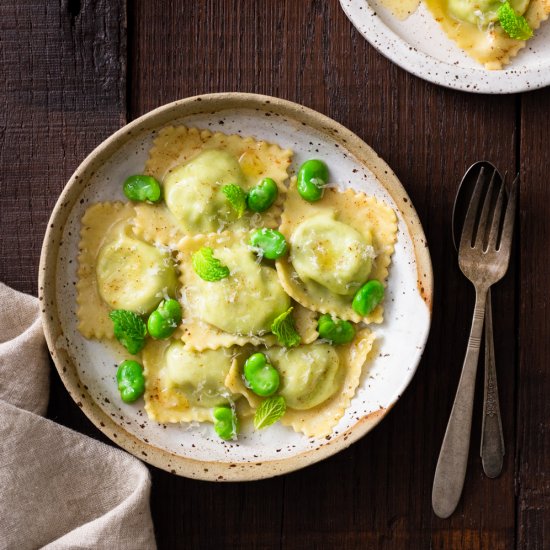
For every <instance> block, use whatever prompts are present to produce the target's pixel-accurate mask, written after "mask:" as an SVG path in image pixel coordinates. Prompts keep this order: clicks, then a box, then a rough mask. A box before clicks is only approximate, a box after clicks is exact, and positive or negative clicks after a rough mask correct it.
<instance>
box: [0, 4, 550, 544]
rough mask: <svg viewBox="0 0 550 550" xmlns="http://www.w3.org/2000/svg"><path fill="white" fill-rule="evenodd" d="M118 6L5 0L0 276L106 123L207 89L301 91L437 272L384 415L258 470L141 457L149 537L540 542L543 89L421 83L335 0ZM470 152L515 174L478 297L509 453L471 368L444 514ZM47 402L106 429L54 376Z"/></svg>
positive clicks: (41, 225) (17, 267) (26, 248)
mask: <svg viewBox="0 0 550 550" xmlns="http://www.w3.org/2000/svg"><path fill="white" fill-rule="evenodd" d="M125 4H126V3H125V2H124V0H116V1H114V0H113V1H110V2H107V1H106V0H96V1H92V0H81V1H77V0H62V1H60V2H50V1H47V0H24V1H20V2H15V0H4V1H3V2H2V3H0V29H1V31H2V32H1V34H0V59H2V69H1V71H2V77H3V78H2V80H1V83H0V104H1V106H2V109H0V168H1V172H0V174H1V175H0V197H1V201H0V228H1V230H2V239H1V240H0V258H1V262H0V280H2V281H3V282H6V283H8V284H11V285H12V286H14V287H15V288H18V289H20V290H23V291H26V292H33V293H34V292H36V269H37V264H38V257H39V251H40V247H41V241H42V236H43V233H44V229H45V226H46V223H47V220H48V217H49V213H50V212H51V209H52V207H53V204H54V202H55V200H56V198H57V195H58V194H59V192H60V191H61V189H62V187H63V185H64V182H65V181H66V179H67V178H68V176H69V175H70V173H71V172H72V171H73V170H74V168H75V167H76V166H77V164H78V163H79V162H80V161H81V160H82V159H83V158H84V157H85V156H86V154H87V153H89V152H90V151H91V150H92V149H93V148H94V147H95V146H96V145H97V144H98V143H100V142H101V141H102V140H103V139H104V138H105V137H107V136H108V135H109V134H110V133H112V132H113V131H114V130H116V129H118V128H119V127H120V126H121V125H122V124H124V123H125V121H126V120H127V119H129V120H130V119H133V118H135V117H137V116H139V115H141V114H143V113H144V112H146V111H148V110H150V109H152V108H154V107H157V106H159V105H161V104H163V103H166V102H168V101H172V100H175V99H178V98H181V97H186V96H190V95H195V94H200V93H206V92H221V91H245V92H257V93H265V94H270V95H275V96H279V97H283V98H286V99H290V100H293V101H296V102H299V103H302V104H304V105H307V106H309V107H312V108H314V109H317V110H318V111H320V112H322V113H325V114H327V115H328V116H330V117H332V118H334V119H335V120H337V121H338V122H341V123H342V124H344V125H345V126H347V127H348V128H350V129H351V130H352V131H354V132H356V133H357V134H358V135H359V136H360V137H361V138H363V139H364V140H365V141H366V142H367V143H369V144H370V145H371V146H372V147H373V148H374V149H375V150H376V151H377V152H378V153H379V154H380V155H381V156H382V157H383V158H384V159H385V160H386V161H387V162H388V163H389V164H390V166H392V168H393V169H394V170H395V172H396V173H397V175H398V177H399V178H400V179H401V180H402V182H403V184H404V185H405V187H406V189H407V191H408V193H409V195H410V196H411V198H412V200H413V202H414V205H415V207H416V209H417V210H418V213H419V215H420V218H421V220H422V223H423V225H424V228H425V230H426V233H427V237H428V240H429V244H430V250H431V253H432V260H433V265H434V275H435V298H434V304H435V306H434V312H433V315H434V318H433V329H432V332H431V335H430V339H429V342H428V346H427V348H426V351H425V354H424V357H423V360H422V362H421V365H420V367H419V369H418V372H417V374H416V376H415V378H414V379H413V381H412V383H411V385H410V387H409V388H408V390H407V391H406V392H405V394H404V395H403V397H402V398H401V400H400V401H399V402H398V403H397V405H396V406H395V407H394V409H393V410H392V411H391V412H390V414H389V415H388V417H387V418H386V419H385V420H384V421H383V422H382V424H381V425H380V426H379V427H377V428H376V429H375V430H374V431H373V432H372V433H371V434H369V435H368V436H366V437H365V438H364V439H363V440H361V441H360V442H358V443H356V444H355V445H353V446H352V447H351V448H350V449H348V450H346V451H344V452H342V453H340V454H339V455H337V456H335V457H332V458H330V459H329V460H326V461H324V462H322V463H320V464H317V465H314V466H312V467H310V468H307V469H305V470H302V471H299V472H295V473H293V474H290V475H287V476H285V477H282V478H275V479H272V480H267V481H260V482H253V483H239V484H229V485H223V484H213V483H206V482H198V481H192V480H188V479H182V478H177V477H175V476H172V475H169V474H167V473H165V472H162V471H159V470H156V469H154V468H151V470H152V473H153V480H154V484H153V493H152V511H153V517H154V521H155V529H156V534H157V539H158V544H159V547H160V548H178V547H181V546H182V545H185V546H189V547H192V548H262V549H263V548H289V549H293V548H331V549H332V548H343V549H347V548H384V549H385V548H388V549H402V548H407V549H409V548H410V549H425V548H434V549H439V548H441V549H443V548H445V549H447V548H453V549H454V548H461V549H462V548H464V549H470V548H471V549H491V550H492V549H500V548H503V549H508V548H513V547H517V548H522V549H524V548H525V549H528V550H531V549H536V548H541V549H542V548H544V541H547V540H550V538H549V537H550V528H549V521H548V517H549V507H550V504H549V502H550V499H549V498H548V494H549V492H550V486H549V481H548V472H550V464H549V460H550V459H549V456H550V449H549V445H550V436H549V435H548V434H549V433H550V430H549V429H548V418H549V412H550V411H549V405H548V403H549V401H548V399H547V397H546V396H547V394H548V390H549V387H548V384H549V383H548V382H547V380H546V378H547V377H545V376H544V374H545V372H544V369H545V366H546V364H547V363H548V361H549V359H550V348H549V345H548V341H549V338H548V336H549V334H550V325H549V320H548V318H547V317H548V316H547V315H546V303H547V301H548V292H547V286H548V285H547V280H548V274H547V272H548V267H547V266H548V265H550V258H549V257H548V256H549V255H550V252H548V251H549V250H550V242H548V241H549V240H550V222H549V221H548V220H549V219H550V216H549V213H548V212H546V211H545V209H548V208H549V206H548V200H547V191H546V187H547V186H546V178H545V176H546V173H547V170H546V169H545V168H546V167H545V164H544V163H545V161H546V158H547V149H548V147H547V144H548V141H549V140H548V123H547V121H548V118H549V117H548V115H549V111H550V92H548V91H540V92H535V93H531V94H526V95H523V96H479V95H471V94H464V93H460V92H454V91H450V90H446V89H444V88H440V87H437V86H434V85H431V84H429V83H426V82H424V81H421V80H419V79H417V78H415V77H413V76H411V75H409V74H408V73H406V72H404V71H403V70H401V69H400V68H398V67H397V66H395V65H393V64H392V63H390V62H389V61H387V60H386V59H385V58H384V57H382V56H381V55H380V54H379V53H378V52H376V51H375V50H374V49H373V48H372V47H371V46H370V45H369V44H368V43H367V42H366V41H365V40H364V39H363V38H362V37H361V35H360V34H359V33H358V32H357V31H356V30H355V29H354V28H353V27H352V25H351V24H350V23H349V21H348V20H347V19H346V17H345V15H344V13H343V12H342V11H341V9H340V7H339V4H338V1H337V0H327V1H324V2H320V1H316V0H301V1H300V2H296V1H295V0H262V1H261V2H258V1H257V0H198V1H197V2H170V1H168V0H155V1H152V0H139V1H137V0H129V1H128V2H127V4H128V5H127V6H126V5H125ZM126 17H127V21H126ZM126 33H127V34H126ZM481 159H487V160H489V161H491V162H493V163H495V164H496V165H497V166H498V167H499V169H500V170H501V171H509V172H510V173H513V172H515V171H516V170H517V169H518V168H520V167H521V171H522V189H521V216H520V223H519V225H520V238H521V243H522V246H521V247H518V249H517V253H516V255H515V261H514V265H512V267H511V270H510V272H509V274H508V275H507V277H506V278H505V279H504V280H503V281H502V282H501V283H500V284H499V285H498V286H497V287H496V288H495V291H494V294H493V295H494V317H495V330H496V334H497V339H496V342H495V344H496V360H497V369H498V376H499V389H500V399H501V407H502V412H503V424H504V435H505V440H506V450H507V454H506V456H505V466H504V472H503V474H502V476H501V477H500V478H499V479H497V480H489V479H487V478H485V477H484V476H483V474H482V470H481V463H480V459H479V438H480V427H481V400H482V391H481V390H482V387H481V384H480V385H479V386H478V394H477V397H478V406H477V408H476V411H475V413H474V426H473V438H472V444H471V452H470V463H469V469H468V476H467V481H466V486H465V490H464V495H463V498H462V501H461V504H460V505H459V509H458V510H457V512H456V513H455V514H454V515H453V516H452V517H451V518H450V519H448V520H440V519H438V518H436V517H435V516H434V514H433V513H432V511H431V505H430V498H431V485H432V480H433V473H434V468H435V463H436V460H437V455H438V452H439V447H440V445H441V441H442V438H443V433H444V430H445V425H446V422H447V418H448V414H449V412H450V409H451V404H452V400H453V396H454V392H455V390H456V385H457V382H458V378H459V374H460V368H461V365H462V358H463V353H464V350H465V346H466V341H467V335H468V328H469V323H470V316H471V313H472V308H473V292H472V289H471V288H469V286H468V285H469V284H468V283H467V281H466V280H465V279H464V277H463V276H462V275H461V273H460V272H459V270H458V267H457V262H456V257H455V253H454V250H453V248H452V243H451V238H450V231H451V227H450V222H451V208H452V202H453V198H454V194H455V191H456V188H457V185H458V182H459V179H460V177H461V175H462V173H463V172H464V171H465V169H466V168H467V167H468V166H469V165H470V164H471V163H473V162H474V161H476V160H481ZM404 207H407V206H406V205H404ZM516 335H517V338H516V337H514V336H516ZM480 382H481V380H480ZM49 416H50V417H52V418H54V419H55V420H57V421H59V422H61V423H63V424H66V425H69V426H71V427H74V428H76V429H79V430H80V431H83V432H85V433H88V434H90V435H92V436H93V437H98V438H102V436H101V435H100V434H99V432H97V430H95V428H93V426H91V424H90V423H89V422H88V421H87V419H85V417H84V416H83V415H82V412H81V411H80V409H78V407H76V405H74V404H73V402H72V401H71V399H70V398H69V397H68V395H67V393H66V391H65V390H64V388H63V387H62V385H61V383H60V381H59V379H58V377H57V375H56V374H55V373H54V374H53V376H52V392H51V399H50V410H49Z"/></svg>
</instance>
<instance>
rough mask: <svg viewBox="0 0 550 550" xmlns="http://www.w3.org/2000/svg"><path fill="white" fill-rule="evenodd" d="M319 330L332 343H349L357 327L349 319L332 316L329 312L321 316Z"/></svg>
mask: <svg viewBox="0 0 550 550" xmlns="http://www.w3.org/2000/svg"><path fill="white" fill-rule="evenodd" d="M317 330H318V332H319V336H320V337H321V338H323V339H325V340H329V341H330V342H331V343H332V344H347V343H348V342H351V341H352V340H353V337H354V336H355V328H354V326H353V325H352V324H351V323H350V322H349V321H344V320H343V319H338V318H337V317H332V316H331V315H329V314H328V313H325V314H324V315H321V317H319V321H318V322H317Z"/></svg>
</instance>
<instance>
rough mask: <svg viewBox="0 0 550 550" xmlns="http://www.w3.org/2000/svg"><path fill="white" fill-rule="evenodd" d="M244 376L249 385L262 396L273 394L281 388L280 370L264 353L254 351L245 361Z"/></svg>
mask: <svg viewBox="0 0 550 550" xmlns="http://www.w3.org/2000/svg"><path fill="white" fill-rule="evenodd" d="M244 378H245V380H246V384H247V386H248V387H249V388H250V389H251V390H252V391H253V392H254V393H255V394H256V395H259V396H261V397H268V396H270V395H273V394H274V393H275V392H276V391H277V390H278V389H279V383H280V378H279V372H278V371H277V369H276V368H275V367H273V366H272V365H270V364H269V363H268V362H267V358H266V356H265V355H264V354H263V353H254V354H253V355H251V356H250V357H249V358H248V359H247V360H246V361H245V364H244Z"/></svg>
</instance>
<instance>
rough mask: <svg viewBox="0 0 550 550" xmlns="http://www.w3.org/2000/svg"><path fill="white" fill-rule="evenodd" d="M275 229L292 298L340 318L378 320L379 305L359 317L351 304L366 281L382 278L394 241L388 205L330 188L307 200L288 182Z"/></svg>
mask: <svg viewBox="0 0 550 550" xmlns="http://www.w3.org/2000/svg"><path fill="white" fill-rule="evenodd" d="M280 231H281V233H283V235H285V237H286V239H287V241H288V242H289V243H290V254H289V256H288V257H285V258H281V259H279V260H277V262H276V267H277V273H278V274H279V279H280V281H281V284H282V285H283V288H284V289H285V290H286V292H287V293H288V294H289V295H290V296H291V297H292V298H293V299H294V300H296V301H297V302H298V303H300V304H302V305H303V306H304V307H306V308H309V309H312V310H315V311H318V312H321V313H330V314H332V315H335V316H337V317H340V318H341V319H347V320H350V321H354V322H360V321H364V322H367V323H381V322H382V320H383V307H382V305H379V306H377V307H376V308H375V309H374V310H373V311H372V312H371V313H370V314H369V315H367V316H366V317H365V318H362V317H361V316H360V315H359V314H357V313H356V312H355V311H354V310H353V308H352V307H351V302H352V300H353V295H354V294H355V292H356V291H357V290H358V289H359V288H360V287H361V286H362V284H364V283H365V282H366V281H367V279H378V280H380V281H382V282H385V280H386V278H387V275H388V266H389V264H390V262H391V255H392V254H393V249H394V244H395V241H396V239H397V218H396V216H395V213H394V211H393V210H392V209H391V208H390V207H388V206H387V205H385V204H384V203H382V202H380V201H378V200H376V199H375V198H374V197H368V196H366V195H365V194H363V193H356V192H355V191H352V190H347V191H339V190H338V189H334V188H329V189H326V190H325V194H324V196H323V198H322V199H321V200H320V201H318V202H315V203H308V202H306V201H304V200H303V199H302V198H301V197H300V195H299V194H298V192H297V190H296V184H295V181H293V182H292V184H291V187H290V189H289V192H288V194H287V198H286V202H285V210H284V212H283V216H282V222H281V227H280Z"/></svg>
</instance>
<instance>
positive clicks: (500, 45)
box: [425, 0, 550, 70]
mask: <svg viewBox="0 0 550 550" xmlns="http://www.w3.org/2000/svg"><path fill="white" fill-rule="evenodd" d="M425 2H426V5H427V6H428V8H429V9H430V11H431V12H432V14H433V16H434V18H435V19H436V21H438V23H439V24H440V25H441V27H442V29H443V30H444V31H445V33H446V34H447V36H449V38H451V39H452V40H454V41H455V42H456V43H457V44H458V46H459V47H460V48H461V49H463V50H464V51H465V52H466V53H467V54H468V55H469V56H470V57H472V58H473V59H475V60H476V61H478V62H479V63H481V64H483V65H485V68H486V69H493V70H494V69H502V68H503V67H504V66H505V65H507V64H508V63H509V62H510V60H511V59H512V58H513V57H514V56H515V55H517V53H518V52H519V51H520V50H521V49H522V48H524V47H525V45H526V41H525V40H514V39H513V38H510V37H509V36H508V35H507V34H506V32H505V31H504V30H503V29H502V27H501V26H500V25H499V24H496V22H497V16H496V10H497V9H498V6H499V4H500V2H499V0H477V1H475V2H474V1H473V0H425ZM511 5H512V7H513V8H514V9H515V11H516V13H518V14H523V15H524V17H525V19H526V20H527V22H528V23H529V26H530V27H531V28H532V29H533V30H536V29H538V28H539V26H540V24H541V23H542V22H543V21H544V20H546V19H547V18H548V15H549V14H550V0H531V1H530V2H529V1H528V0H512V2H511Z"/></svg>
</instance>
